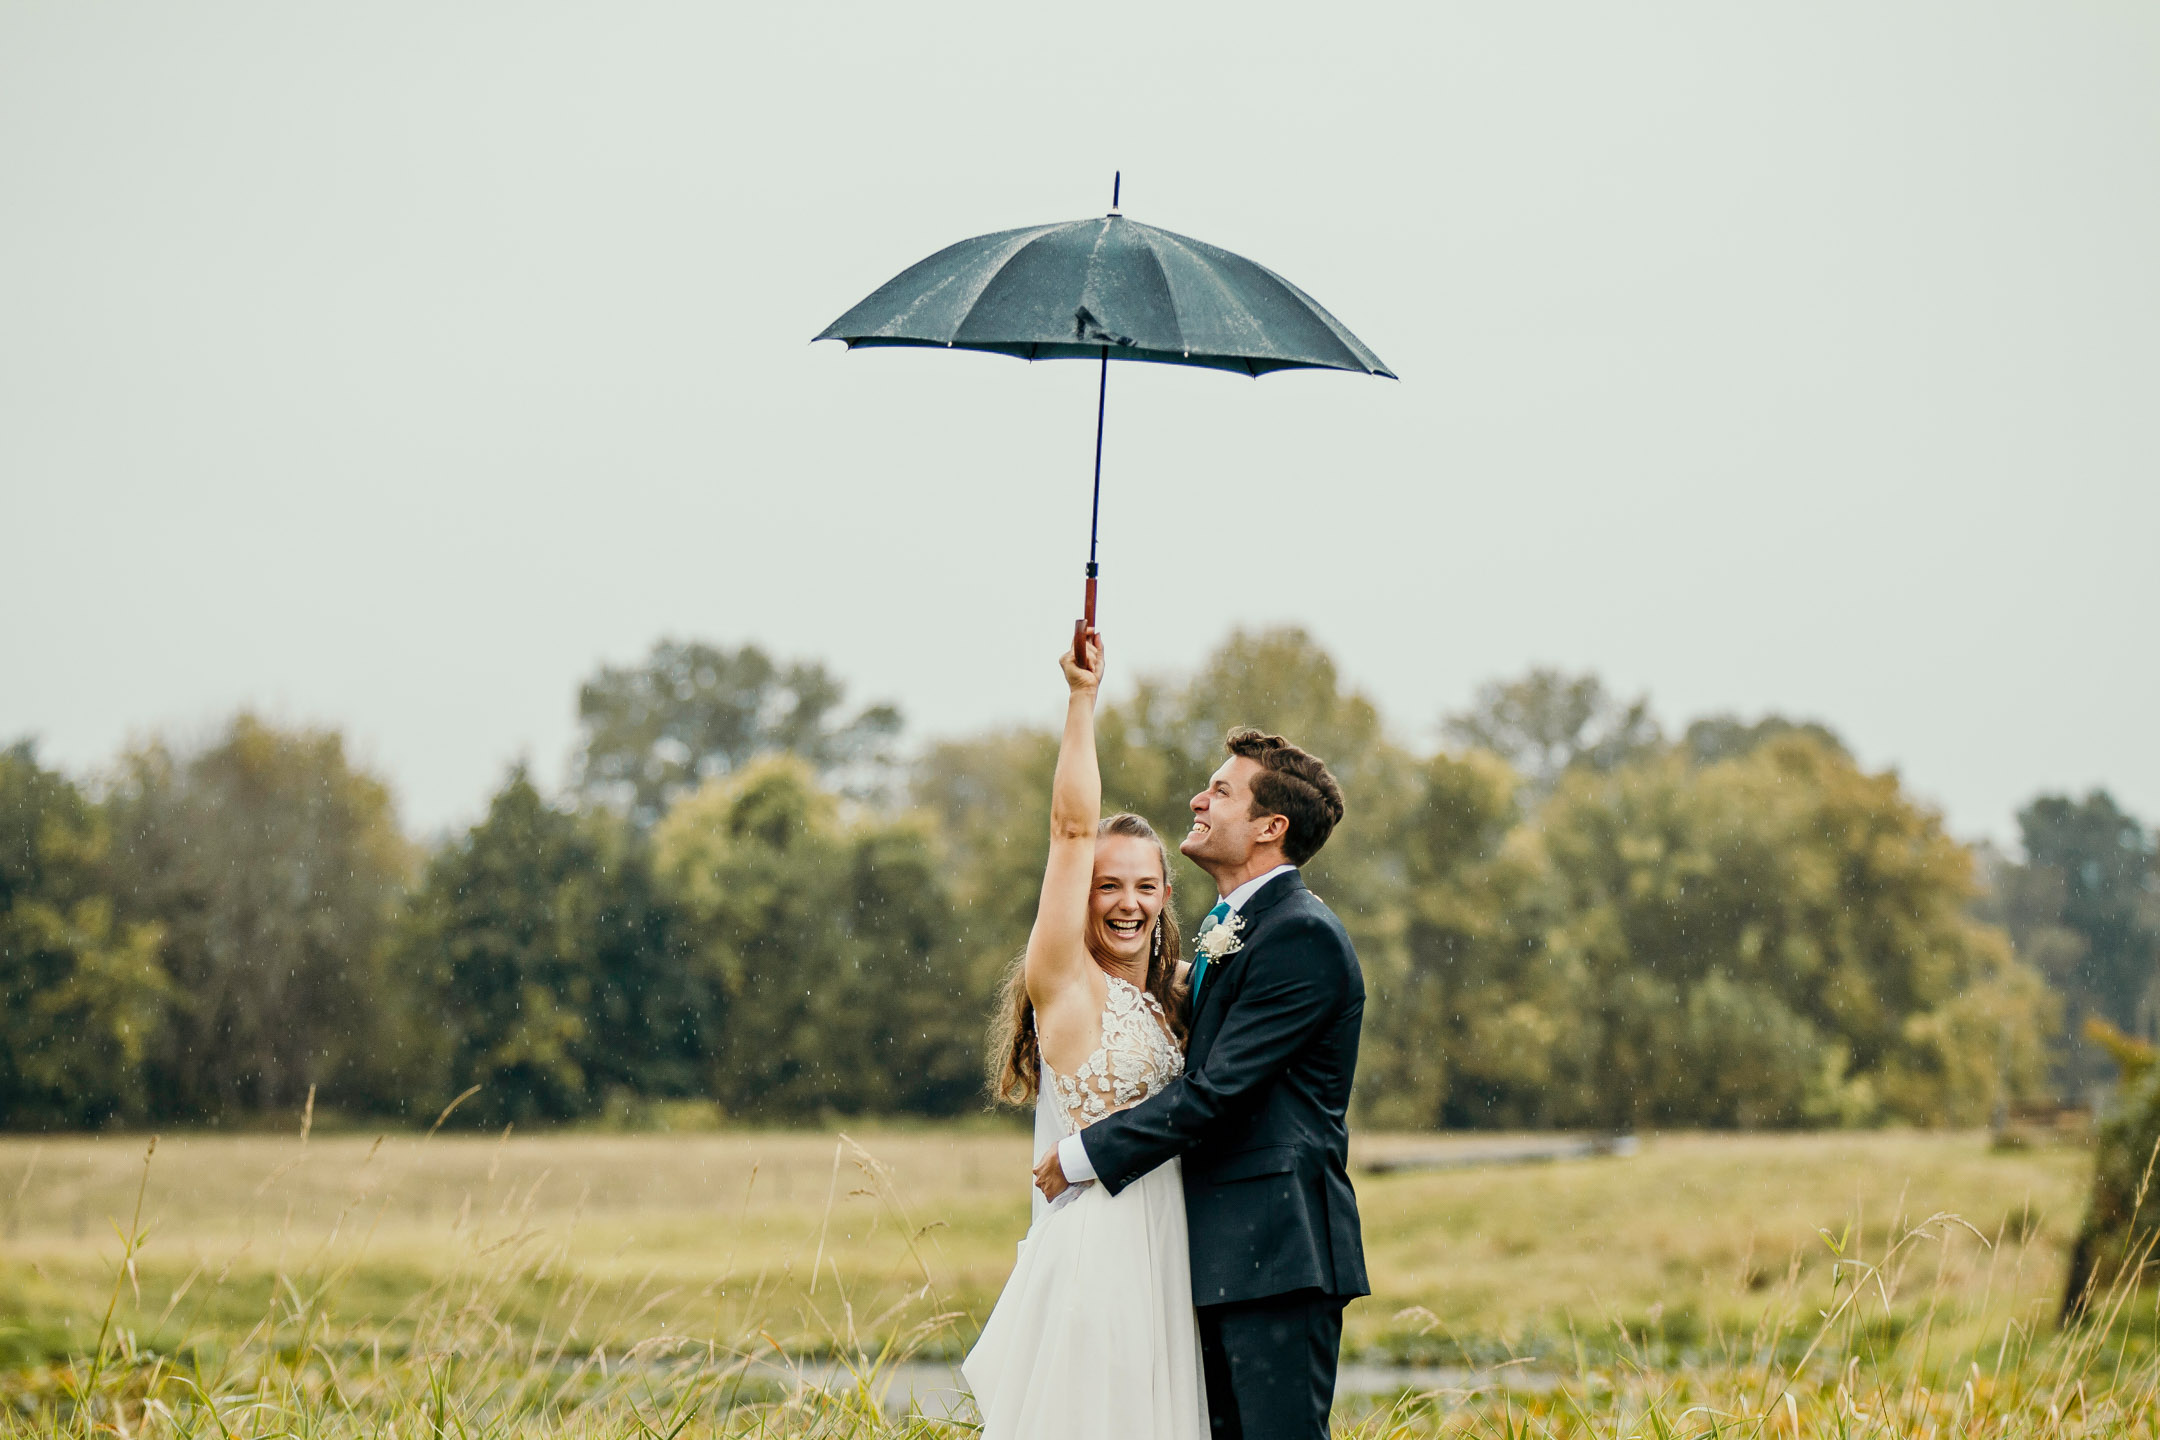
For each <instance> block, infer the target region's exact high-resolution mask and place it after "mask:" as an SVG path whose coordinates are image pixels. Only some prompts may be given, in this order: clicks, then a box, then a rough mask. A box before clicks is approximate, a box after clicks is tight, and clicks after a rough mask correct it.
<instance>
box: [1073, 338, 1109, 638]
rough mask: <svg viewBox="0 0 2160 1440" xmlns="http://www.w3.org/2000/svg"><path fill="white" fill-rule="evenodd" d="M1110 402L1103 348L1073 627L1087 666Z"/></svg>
mask: <svg viewBox="0 0 2160 1440" xmlns="http://www.w3.org/2000/svg"><path fill="white" fill-rule="evenodd" d="M1109 400H1110V347H1109V346H1107V345H1105V346H1103V347H1102V378H1101V379H1100V380H1099V381H1097V382H1096V385H1095V498H1094V501H1093V502H1092V503H1091V504H1090V505H1089V507H1088V563H1087V603H1086V605H1085V607H1084V609H1083V610H1082V617H1083V618H1081V619H1080V620H1079V621H1078V622H1076V623H1075V624H1074V625H1073V662H1074V663H1075V664H1077V665H1083V666H1084V665H1086V664H1087V633H1088V631H1090V630H1093V629H1094V628H1095V575H1096V569H1095V542H1096V541H1097V540H1098V539H1099V538H1100V537H1101V535H1102V432H1103V410H1104V408H1105V406H1107V404H1108V403H1109Z"/></svg>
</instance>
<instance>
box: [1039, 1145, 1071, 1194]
mask: <svg viewBox="0 0 2160 1440" xmlns="http://www.w3.org/2000/svg"><path fill="white" fill-rule="evenodd" d="M1069 1184H1070V1182H1068V1181H1067V1180H1066V1179H1065V1167H1064V1166H1063V1165H1061V1164H1059V1163H1058V1152H1057V1147H1056V1146H1055V1145H1053V1146H1051V1147H1050V1149H1049V1152H1048V1153H1047V1154H1045V1155H1044V1156H1043V1158H1042V1159H1040V1160H1038V1161H1036V1162H1035V1188H1036V1189H1038V1190H1040V1191H1042V1193H1043V1199H1045V1200H1055V1199H1057V1197H1058V1196H1059V1195H1060V1194H1061V1193H1063V1192H1064V1191H1065V1190H1066V1189H1067V1188H1068V1187H1069Z"/></svg>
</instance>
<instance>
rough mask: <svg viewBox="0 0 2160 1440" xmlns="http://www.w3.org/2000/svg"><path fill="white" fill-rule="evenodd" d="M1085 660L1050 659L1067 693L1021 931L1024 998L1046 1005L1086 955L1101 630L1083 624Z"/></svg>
mask: <svg viewBox="0 0 2160 1440" xmlns="http://www.w3.org/2000/svg"><path fill="white" fill-rule="evenodd" d="M1087 660H1088V663H1087V668H1086V669H1082V668H1081V667H1080V666H1078V665H1076V664H1074V663H1073V657H1072V652H1071V651H1070V650H1067V651H1065V652H1064V653H1063V654H1062V655H1061V656H1060V657H1059V660H1058V663H1059V665H1060V666H1062V667H1063V669H1064V671H1065V684H1066V686H1067V688H1068V689H1069V691H1070V693H1069V694H1068V695H1067V696H1066V701H1065V735H1064V738H1063V739H1062V740H1061V741H1060V742H1059V743H1058V759H1057V774H1056V776H1055V778H1053V779H1052V780H1051V782H1050V863H1049V864H1048V865H1047V866H1046V867H1045V868H1044V870H1043V887H1042V899H1041V900H1040V901H1039V902H1038V903H1037V904H1036V906H1035V928H1034V930H1033V931H1032V932H1030V934H1029V935H1028V948H1027V971H1026V975H1027V990H1028V999H1030V1000H1032V1001H1033V1002H1034V1003H1035V1008H1036V1010H1037V1011H1042V1010H1045V1009H1047V1008H1049V1007H1050V1005H1051V1004H1052V1002H1054V1001H1055V1000H1056V998H1057V997H1058V996H1059V995H1060V994H1061V993H1062V992H1064V991H1065V990H1066V989H1067V988H1068V987H1070V986H1071V985H1073V984H1074V983H1075V982H1076V981H1078V980H1079V979H1081V977H1083V976H1084V975H1085V974H1086V973H1087V970H1088V968H1089V967H1090V966H1092V964H1093V963H1094V962H1093V961H1091V960H1090V959H1089V958H1088V952H1087V918H1088V886H1089V885H1091V884H1092V883H1094V879H1095V826H1096V824H1097V822H1098V821H1099V820H1100V819H1101V818H1102V772H1101V770H1100V769H1099V768H1098V767H1097V765H1096V760H1095V697H1096V694H1097V692H1098V691H1099V690H1100V689H1101V688H1102V669H1103V654H1102V638H1101V637H1100V636H1099V635H1097V634H1096V633H1095V632H1093V631H1089V632H1088V640H1087Z"/></svg>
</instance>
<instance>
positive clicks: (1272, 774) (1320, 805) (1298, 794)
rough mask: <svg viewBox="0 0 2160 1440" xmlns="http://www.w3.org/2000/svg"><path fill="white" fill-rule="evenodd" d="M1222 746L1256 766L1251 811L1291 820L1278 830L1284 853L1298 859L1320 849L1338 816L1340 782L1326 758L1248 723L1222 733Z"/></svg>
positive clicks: (1298, 862) (1340, 811)
mask: <svg viewBox="0 0 2160 1440" xmlns="http://www.w3.org/2000/svg"><path fill="white" fill-rule="evenodd" d="M1223 748H1224V749H1225V750H1228V751H1229V752H1230V753H1231V754H1232V755H1242V756H1244V757H1245V758H1246V759H1248V760H1250V761H1252V762H1253V763H1254V764H1256V765H1258V766H1259V767H1260V773H1259V774H1258V775H1255V776H1253V784H1252V804H1253V813H1254V814H1256V815H1280V816H1282V817H1283V819H1284V820H1287V821H1288V822H1289V823H1290V828H1289V830H1288V831H1286V832H1285V833H1284V835H1283V858H1284V859H1286V860H1288V861H1289V862H1290V863H1291V864H1293V865H1303V864H1304V863H1305V862H1306V861H1307V860H1310V859H1312V857H1313V856H1315V855H1317V854H1319V853H1320V847H1321V846H1323V845H1325V844H1327V842H1328V836H1330V835H1332V834H1334V833H1335V827H1336V826H1337V825H1338V824H1340V823H1341V822H1342V817H1343V798H1342V786H1340V785H1338V784H1336V783H1335V777H1334V775H1332V774H1331V773H1329V771H1328V768H1327V762H1326V761H1325V760H1322V759H1321V758H1320V757H1319V756H1317V755H1314V754H1311V753H1309V752H1307V751H1304V750H1300V749H1298V747H1297V746H1295V745H1293V744H1291V743H1290V742H1289V741H1288V740H1285V739H1283V737H1282V736H1280V735H1270V734H1268V733H1267V732H1266V731H1264V730H1256V729H1254V728H1253V727H1252V726H1250V725H1240V726H1239V727H1238V728H1237V729H1235V730H1232V731H1231V732H1230V733H1229V734H1228V735H1225V736H1224V737H1223Z"/></svg>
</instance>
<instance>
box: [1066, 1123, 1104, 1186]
mask: <svg viewBox="0 0 2160 1440" xmlns="http://www.w3.org/2000/svg"><path fill="white" fill-rule="evenodd" d="M1058 1168H1059V1169H1060V1170H1063V1171H1064V1172H1065V1183H1066V1184H1068V1185H1085V1184H1087V1183H1088V1181H1090V1180H1093V1179H1094V1178H1095V1167H1094V1166H1093V1165H1092V1164H1090V1163H1089V1162H1088V1153H1087V1146H1085V1145H1083V1144H1081V1143H1080V1137H1079V1136H1078V1135H1067V1136H1066V1137H1065V1138H1064V1139H1063V1140H1060V1141H1058Z"/></svg>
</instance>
